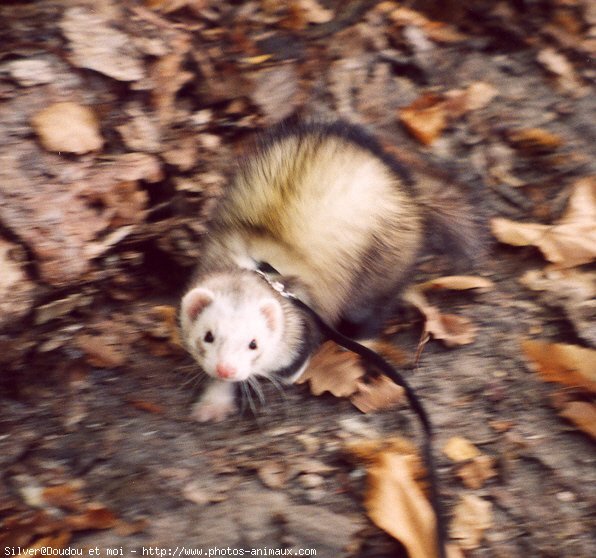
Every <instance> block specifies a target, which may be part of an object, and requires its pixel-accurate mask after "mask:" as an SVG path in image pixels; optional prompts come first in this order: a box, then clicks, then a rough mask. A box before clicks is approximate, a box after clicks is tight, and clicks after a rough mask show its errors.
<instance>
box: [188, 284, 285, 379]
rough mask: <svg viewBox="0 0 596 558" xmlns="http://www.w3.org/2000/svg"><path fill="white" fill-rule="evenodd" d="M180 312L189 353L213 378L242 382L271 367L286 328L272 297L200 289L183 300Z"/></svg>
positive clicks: (277, 303)
mask: <svg viewBox="0 0 596 558" xmlns="http://www.w3.org/2000/svg"><path fill="white" fill-rule="evenodd" d="M181 311H182V332H183V336H184V340H185V342H186V345H187V347H188V350H189V351H190V353H191V354H192V355H193V357H194V358H195V359H196V361H197V362H198V363H199V365H200V366H201V368H202V369H203V370H204V371H205V372H206V373H207V374H209V375H210V376H212V377H213V378H217V379H219V380H223V381H230V382H239V381H243V380H246V379H247V378H249V377H251V376H253V375H264V374H266V373H267V371H268V370H270V369H271V367H272V365H273V363H272V358H274V357H275V348H276V347H277V346H278V343H279V339H280V337H281V334H282V330H283V314H282V312H283V311H282V308H281V305H280V304H279V302H278V301H277V300H275V299H274V298H268V299H265V300H263V299H256V300H255V299H250V298H249V297H244V298H241V299H240V300H238V299H237V297H236V298H232V297H226V296H224V295H222V294H216V293H214V292H213V291H212V290H210V289H208V288H204V287H196V288H194V289H192V290H191V291H189V292H188V293H187V294H186V295H185V296H184V298H183V299H182V310H181Z"/></svg>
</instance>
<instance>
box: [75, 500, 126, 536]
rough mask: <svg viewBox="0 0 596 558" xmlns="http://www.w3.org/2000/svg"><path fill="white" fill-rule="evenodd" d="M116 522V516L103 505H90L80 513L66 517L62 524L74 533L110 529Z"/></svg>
mask: <svg viewBox="0 0 596 558" xmlns="http://www.w3.org/2000/svg"><path fill="white" fill-rule="evenodd" d="M117 521H118V519H117V517H116V514H115V513H114V512H112V511H111V510H109V509H108V508H106V507H105V506H104V505H102V504H95V503H90V504H87V505H86V506H85V509H84V510H82V512H81V513H78V514H76V515H69V516H67V517H66V518H65V521H64V522H65V524H66V525H67V526H68V528H70V529H72V530H74V531H87V530H88V529H111V528H112V527H114V526H115V525H116V523H117Z"/></svg>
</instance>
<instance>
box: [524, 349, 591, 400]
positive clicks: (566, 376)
mask: <svg viewBox="0 0 596 558" xmlns="http://www.w3.org/2000/svg"><path fill="white" fill-rule="evenodd" d="M522 349H523V351H524V353H525V355H526V356H527V357H528V358H529V359H530V360H531V361H532V362H533V364H534V365H535V367H536V369H537V370H538V372H539V373H540V375H541V376H542V377H543V379H544V380H545V381H547V382H558V383H561V384H564V385H567V386H573V387H581V388H584V389H587V390H588V391H591V392H592V393H596V350H594V349H586V348H584V347H579V346H577V345H568V344H565V343H546V342H544V341H532V340H529V339H526V340H524V341H522Z"/></svg>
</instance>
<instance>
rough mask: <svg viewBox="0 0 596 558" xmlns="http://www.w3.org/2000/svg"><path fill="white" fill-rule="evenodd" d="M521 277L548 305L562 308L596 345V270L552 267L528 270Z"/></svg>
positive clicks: (582, 333)
mask: <svg viewBox="0 0 596 558" xmlns="http://www.w3.org/2000/svg"><path fill="white" fill-rule="evenodd" d="M519 281H520V283H521V284H522V285H525V286H526V287H528V288H529V289H532V290H533V291H536V292H538V293H540V299H541V300H542V301H543V302H544V303H545V304H547V305H548V306H552V307H559V308H562V309H563V311H564V312H565V314H566V315H567V317H568V318H569V321H570V322H571V323H572V324H573V327H574V328H575V331H576V332H577V334H578V336H579V337H581V338H582V339H583V340H584V341H586V342H587V343H589V344H590V345H596V320H595V319H594V317H595V316H596V271H579V270H577V269H555V268H552V267H551V268H546V269H544V270H530V271H527V272H526V273H524V275H523V276H522V277H521V278H520V280H519Z"/></svg>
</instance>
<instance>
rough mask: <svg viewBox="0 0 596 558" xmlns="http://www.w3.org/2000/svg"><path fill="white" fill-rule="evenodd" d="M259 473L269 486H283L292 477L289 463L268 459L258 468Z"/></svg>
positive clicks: (263, 481)
mask: <svg viewBox="0 0 596 558" xmlns="http://www.w3.org/2000/svg"><path fill="white" fill-rule="evenodd" d="M257 475H258V477H259V479H261V482H262V483H263V484H264V485H265V486H267V487H269V488H281V487H282V486H284V485H285V484H286V482H287V481H288V478H289V477H290V469H289V467H288V465H287V463H282V462H281V461H268V462H267V463H264V464H263V465H261V466H260V467H258V468H257Z"/></svg>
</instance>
